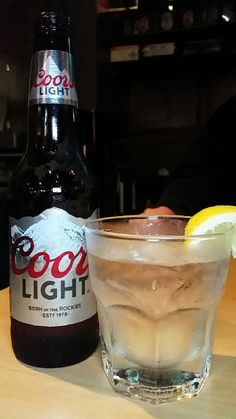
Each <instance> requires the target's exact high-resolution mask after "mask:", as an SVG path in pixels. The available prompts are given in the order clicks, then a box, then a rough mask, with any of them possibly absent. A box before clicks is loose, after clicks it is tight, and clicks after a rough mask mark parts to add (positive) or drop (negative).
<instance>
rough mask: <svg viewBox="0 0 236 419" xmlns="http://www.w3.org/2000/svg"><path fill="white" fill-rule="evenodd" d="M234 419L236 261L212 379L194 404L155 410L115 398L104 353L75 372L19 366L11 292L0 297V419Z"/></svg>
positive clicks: (217, 338)
mask: <svg viewBox="0 0 236 419" xmlns="http://www.w3.org/2000/svg"><path fill="white" fill-rule="evenodd" d="M29 418H30V419H113V418H114V419H126V418H127V419H148V418H149V419H150V418H157V419H185V418H187V419H195V418H197V419H199V418H200V419H218V418H221V419H235V418H236V260H235V261H232V262H231V266H230V273H229V278H228V282H227V285H226V288H225V292H224V296H223V298H222V301H221V304H220V307H219V310H218V318H217V325H216V333H215V343H214V357H213V365H212V370H211V374H210V378H209V379H208V382H207V383H206V385H205V387H204V389H203V390H202V392H201V394H200V395H199V396H198V397H197V398H194V399H191V400H184V401H180V402H174V403H169V404H165V405H160V406H152V405H150V404H147V403H142V402H136V401H134V400H131V399H129V398H125V397H121V396H118V395H117V394H115V393H114V392H113V391H112V389H111V387H110V385H109V383H108V381H107V379H106V377H105V375H104V373H103V370H102V364H101V359H100V353H99V351H97V352H96V353H95V354H94V355H93V356H92V357H90V358H89V359H88V360H86V361H84V362H82V363H80V364H78V365H74V366H71V367H66V368H58V369H37V368H31V367H28V366H26V365H23V364H21V363H20V362H18V361H17V360H16V359H15V357H14V355H13V353H12V350H11V342H10V336H9V300H8V289H7V290H4V291H1V292H0V419H29Z"/></svg>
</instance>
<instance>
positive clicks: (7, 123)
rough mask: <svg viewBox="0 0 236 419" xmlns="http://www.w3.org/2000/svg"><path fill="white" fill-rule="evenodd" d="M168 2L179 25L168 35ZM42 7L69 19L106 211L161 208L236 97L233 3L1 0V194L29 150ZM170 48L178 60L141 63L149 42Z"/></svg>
mask: <svg viewBox="0 0 236 419" xmlns="http://www.w3.org/2000/svg"><path fill="white" fill-rule="evenodd" d="M129 4H130V5H133V4H134V2H125V1H122V2H115V0H114V1H113V2H111V3H110V6H112V7H113V8H114V7H115V6H116V5H118V6H122V5H123V6H124V5H126V6H128V5H129ZM169 5H174V10H173V12H172V17H173V26H172V28H171V29H169V30H166V29H165V28H164V29H163V20H162V19H163V14H164V13H169V9H168V6H169ZM108 7H109V4H108ZM45 8H47V9H57V10H59V11H66V12H68V13H69V14H70V15H71V16H72V23H73V32H74V60H75V73H76V81H77V86H78V89H77V90H78V96H79V104H80V109H81V131H82V134H83V136H84V137H83V141H84V142H86V143H88V144H89V150H90V151H91V156H92V157H93V162H95V163H96V167H97V176H98V177H99V179H100V183H101V214H102V215H113V214H120V213H124V212H125V213H137V212H141V211H142V210H143V209H144V208H145V206H146V205H149V204H152V203H155V200H156V199H157V198H158V196H159V195H160V193H161V190H162V188H163V187H164V185H165V182H166V180H167V179H168V175H169V173H171V171H172V170H173V169H174V167H175V166H176V164H177V163H178V162H179V161H180V160H181V158H182V157H183V156H184V154H185V152H186V151H187V150H188V148H189V146H190V145H191V143H192V142H193V141H194V139H195V138H196V137H197V135H198V133H199V131H200V130H201V128H202V127H203V126H204V124H205V122H206V120H207V118H208V117H209V115H210V114H211V113H212V112H213V111H214V110H215V109H216V108H217V107H218V106H219V105H220V104H221V103H223V102H224V101H225V100H226V99H227V98H229V97H230V96H231V95H233V94H235V93H236V59H235V57H236V54H235V51H236V41H235V40H236V35H235V34H236V28H235V15H233V12H232V11H235V2H234V1H227V0H226V1H224V0H221V1H220V0H212V1H204V2H203V1H199V2H196V1H192V0H179V1H178V0H172V1H171V0H170V1H167V0H160V1H158V0H144V1H142V0H140V1H139V9H138V10H129V9H128V8H126V10H123V11H119V12H109V11H108V12H106V13H96V3H95V0H68V1H33V2H32V1H30V0H22V1H19V0H2V1H0V17H1V25H0V40H1V42H0V187H1V188H2V189H4V188H6V186H7V183H8V181H9V177H10V175H11V172H12V170H13V169H14V167H15V165H16V164H17V162H18V160H19V158H20V157H21V155H22V153H23V152H24V149H25V145H26V139H27V94H28V78H29V68H30V58H31V49H32V40H33V30H34V21H35V18H36V17H37V15H38V13H39V11H40V10H43V9H45ZM100 10H101V8H100ZM189 10H190V14H191V11H192V13H193V15H192V16H193V22H192V23H191V24H189V25H188V22H187V26H186V21H185V24H184V23H183V22H184V20H183V16H184V14H185V13H186V11H189ZM229 10H230V11H231V12H232V13H231V12H230V13H231V14H230V19H229V22H226V20H225V19H224V18H223V17H222V16H223V15H224V14H225V13H226V14H227V13H228V11H229ZM215 11H217V15H216V14H215ZM143 23H145V24H143ZM169 42H171V43H174V46H175V50H174V54H171V55H168V56H153V57H148V58H147V57H144V54H143V51H144V49H143V48H144V47H146V46H147V45H150V44H157V43H164V44H166V43H169ZM127 45H137V48H138V60H136V61H125V62H118V63H117V62H116V63H114V62H111V58H110V57H111V49H112V48H114V47H117V46H127ZM94 126H96V130H94V129H93V127H94ZM223 141H224V139H222V142H223ZM94 142H95V143H96V144H95V146H94ZM123 192H124V193H123ZM121 201H122V202H121ZM121 204H122V205H121Z"/></svg>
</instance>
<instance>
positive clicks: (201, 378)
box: [102, 351, 211, 404]
mask: <svg viewBox="0 0 236 419" xmlns="http://www.w3.org/2000/svg"><path fill="white" fill-rule="evenodd" d="M102 357H103V366H104V370H105V373H106V375H107V377H108V379H109V381H110V384H111V386H112V388H113V390H114V391H115V392H117V393H119V394H121V395H123V396H128V397H131V398H133V399H136V400H142V401H145V402H149V403H152V404H160V403H166V402H170V401H176V400H181V399H184V398H192V397H195V396H197V395H198V394H199V392H200V391H201V389H202V388H203V386H204V384H205V382H206V379H207V377H208V375H209V372H210V366H211V356H209V357H208V358H207V361H206V363H205V368H204V371H203V374H201V375H200V374H194V373H192V372H189V371H181V370H179V371H178V370H167V371H165V370H161V369H159V370H156V369H146V368H139V367H131V368H114V367H112V364H111V362H110V360H109V359H108V357H107V354H106V352H104V351H102Z"/></svg>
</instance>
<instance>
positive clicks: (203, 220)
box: [185, 205, 236, 257]
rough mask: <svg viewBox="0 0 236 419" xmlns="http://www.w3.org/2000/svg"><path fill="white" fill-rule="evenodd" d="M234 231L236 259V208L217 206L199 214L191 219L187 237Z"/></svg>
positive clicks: (187, 226)
mask: <svg viewBox="0 0 236 419" xmlns="http://www.w3.org/2000/svg"><path fill="white" fill-rule="evenodd" d="M230 230H232V233H231V234H232V249H231V252H232V256H233V257H236V206H233V205H216V206H213V207H208V208H205V209H203V210H201V211H199V212H197V213H196V214H195V215H193V217H191V218H190V220H189V221H188V223H187V225H186V227H185V235H198V234H210V233H226V232H227V231H230Z"/></svg>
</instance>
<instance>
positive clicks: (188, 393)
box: [86, 217, 231, 403]
mask: <svg viewBox="0 0 236 419" xmlns="http://www.w3.org/2000/svg"><path fill="white" fill-rule="evenodd" d="M187 221H188V219H187V218H184V217H117V218H107V219H100V220H96V221H94V222H91V223H89V224H88V225H87V227H86V241H87V249H88V257H89V267H90V275H91V282H92V288H93V291H94V293H95V296H96V299H97V305H98V313H99V321H100V337H101V350H102V357H103V364H104V369H105V372H106V374H107V376H108V378H109V381H110V383H111V385H112V387H113V389H114V390H115V391H117V392H119V393H121V394H123V395H128V396H131V397H134V398H136V399H141V400H146V401H150V402H152V403H161V402H165V401H169V400H177V399H181V398H184V397H192V396H195V395H197V394H198V393H199V391H200V390H201V388H202V387H203V385H204V382H205V380H206V378H207V377H208V374H209V370H210V365H211V352H212V343H213V333H214V322H215V314H216V308H217V304H218V302H219V299H220V296H221V294H222V290H223V286H224V283H225V279H226V276H227V270H228V262H229V257H230V250H231V248H230V237H228V235H225V234H223V233H222V234H210V235H201V236H185V235H184V228H185V225H186V222H187Z"/></svg>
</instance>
